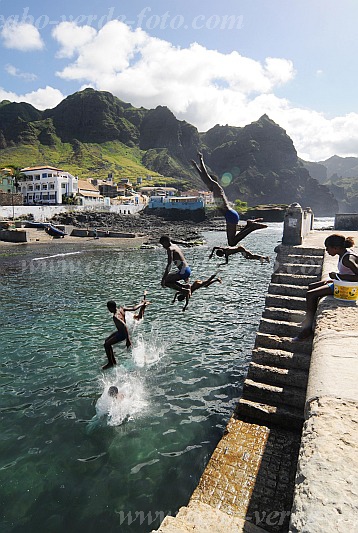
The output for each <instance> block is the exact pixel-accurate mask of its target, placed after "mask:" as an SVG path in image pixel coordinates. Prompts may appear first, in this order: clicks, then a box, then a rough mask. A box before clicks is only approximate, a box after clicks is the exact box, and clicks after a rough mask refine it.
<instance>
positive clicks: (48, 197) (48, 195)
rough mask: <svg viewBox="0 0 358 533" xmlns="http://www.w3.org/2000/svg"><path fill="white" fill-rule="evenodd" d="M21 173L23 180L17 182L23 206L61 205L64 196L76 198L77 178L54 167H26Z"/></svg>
mask: <svg viewBox="0 0 358 533" xmlns="http://www.w3.org/2000/svg"><path fill="white" fill-rule="evenodd" d="M21 172H22V173H23V174H25V175H26V179H25V180H20V181H19V190H20V191H21V193H22V195H23V197H24V204H27V205H31V204H47V205H48V204H62V203H64V202H63V197H64V196H73V195H74V196H76V195H77V193H78V178H77V177H75V176H72V174H70V173H69V172H64V171H63V170H61V169H60V168H55V167H46V166H38V167H27V168H22V169H21Z"/></svg>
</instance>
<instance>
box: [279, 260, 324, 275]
mask: <svg viewBox="0 0 358 533" xmlns="http://www.w3.org/2000/svg"><path fill="white" fill-rule="evenodd" d="M321 272H322V265H317V264H304V265H300V264H299V263H280V265H279V267H278V268H277V269H276V270H275V274H276V273H285V274H300V275H301V276H304V275H305V274H307V275H308V276H320V275H321Z"/></svg>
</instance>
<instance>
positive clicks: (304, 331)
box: [292, 328, 313, 342]
mask: <svg viewBox="0 0 358 533" xmlns="http://www.w3.org/2000/svg"><path fill="white" fill-rule="evenodd" d="M312 334H313V331H312V329H311V328H305V329H302V330H301V331H300V332H299V334H298V335H297V336H296V337H294V338H293V339H292V340H293V341H295V342H298V341H304V340H305V339H308V337H310V336H311V335H312Z"/></svg>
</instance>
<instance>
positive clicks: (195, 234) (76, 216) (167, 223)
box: [51, 212, 225, 244]
mask: <svg viewBox="0 0 358 533" xmlns="http://www.w3.org/2000/svg"><path fill="white" fill-rule="evenodd" d="M51 222H52V223H53V224H64V225H65V226H74V227H75V228H85V229H88V230H93V229H95V228H96V229H97V230H98V229H104V230H111V231H121V232H126V233H136V234H141V235H147V236H148V239H147V241H146V242H147V243H148V244H154V243H158V241H159V238H160V236H161V235H164V234H166V235H169V236H170V237H171V238H172V239H174V240H182V241H189V242H195V241H202V240H203V232H204V231H217V230H223V229H225V223H224V219H223V217H220V218H207V219H205V220H204V221H203V222H193V221H191V220H175V221H174V220H166V219H163V218H161V217H157V216H155V215H148V214H146V213H143V212H141V213H138V214H136V215H130V216H129V215H121V214H117V213H100V212H93V213H66V214H65V213H63V214H62V213H61V214H59V215H56V216H55V217H54V218H53V219H52V221H51Z"/></svg>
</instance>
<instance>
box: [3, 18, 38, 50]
mask: <svg viewBox="0 0 358 533" xmlns="http://www.w3.org/2000/svg"><path fill="white" fill-rule="evenodd" d="M0 35H1V38H2V40H3V43H4V46H5V48H12V49H15V50H20V51H22V52H28V51H31V50H42V48H43V47H44V42H43V40H42V39H41V35H40V32H39V30H38V29H37V28H35V26H33V25H32V24H28V23H25V22H15V21H10V22H6V24H4V26H3V28H2V30H1V33H0Z"/></svg>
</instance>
